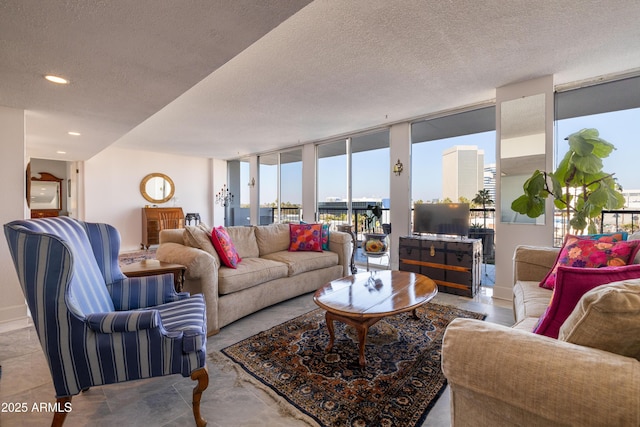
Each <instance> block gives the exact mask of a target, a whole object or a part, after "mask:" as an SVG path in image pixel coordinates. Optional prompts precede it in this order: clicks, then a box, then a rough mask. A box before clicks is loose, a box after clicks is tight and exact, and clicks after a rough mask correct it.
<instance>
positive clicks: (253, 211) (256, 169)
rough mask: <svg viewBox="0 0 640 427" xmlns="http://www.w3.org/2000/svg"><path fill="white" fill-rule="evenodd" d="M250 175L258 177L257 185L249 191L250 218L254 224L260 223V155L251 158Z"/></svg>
mask: <svg viewBox="0 0 640 427" xmlns="http://www.w3.org/2000/svg"><path fill="white" fill-rule="evenodd" d="M249 176H250V177H251V178H255V179H256V185H254V186H253V187H251V191H250V193H249V220H250V223H251V224H252V225H259V224H260V166H259V165H258V156H251V157H250V158H249ZM251 178H250V179H251Z"/></svg>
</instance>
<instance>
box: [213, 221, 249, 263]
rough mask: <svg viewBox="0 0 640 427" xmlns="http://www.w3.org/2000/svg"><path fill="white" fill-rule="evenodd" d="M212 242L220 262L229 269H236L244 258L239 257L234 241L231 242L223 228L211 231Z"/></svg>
mask: <svg viewBox="0 0 640 427" xmlns="http://www.w3.org/2000/svg"><path fill="white" fill-rule="evenodd" d="M211 242H213V247H214V248H216V251H217V252H218V256H219V257H220V261H222V263H223V264H224V265H226V266H227V267H231V268H236V266H237V265H238V264H239V263H240V261H242V257H241V256H240V255H238V251H236V247H235V245H234V244H233V240H231V237H229V234H228V233H227V230H225V229H224V227H223V226H219V227H215V228H214V229H213V230H212V231H211Z"/></svg>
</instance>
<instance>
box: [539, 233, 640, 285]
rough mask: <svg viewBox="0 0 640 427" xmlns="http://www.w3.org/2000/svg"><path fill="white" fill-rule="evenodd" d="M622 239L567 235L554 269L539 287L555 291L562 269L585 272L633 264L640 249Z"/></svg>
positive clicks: (613, 236)
mask: <svg viewBox="0 0 640 427" xmlns="http://www.w3.org/2000/svg"><path fill="white" fill-rule="evenodd" d="M623 238H624V234H623V233H614V234H610V235H586V236H574V235H571V234H567V235H566V236H565V239H564V245H563V246H562V249H561V250H560V253H559V254H558V257H557V258H556V262H555V265H554V266H553V268H552V269H551V270H550V271H549V272H548V273H547V275H546V276H545V278H544V279H542V282H540V287H542V288H547V289H553V287H554V285H555V283H556V272H557V270H558V267H559V266H561V265H565V266H569V267H583V268H584V267H588V268H600V267H607V266H609V267H615V266H621V265H627V264H628V263H629V262H630V261H632V260H633V258H634V257H635V255H636V252H638V249H640V246H638V243H637V241H635V240H632V241H620V240H622V239H623ZM634 242H636V243H634Z"/></svg>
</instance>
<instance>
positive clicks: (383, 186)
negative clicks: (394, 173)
mask: <svg viewBox="0 0 640 427" xmlns="http://www.w3.org/2000/svg"><path fill="white" fill-rule="evenodd" d="M389 160H390V159H389V130H388V129H384V130H382V131H379V132H374V133H369V134H365V135H359V136H354V137H353V138H352V139H351V210H352V215H354V216H355V217H356V218H354V221H353V223H354V224H357V230H358V232H359V233H361V232H364V231H365V230H364V221H363V219H364V217H363V216H364V214H365V213H366V212H367V211H368V209H367V208H368V207H369V206H375V205H378V206H381V207H382V216H381V218H380V219H379V221H378V220H376V222H379V224H377V225H376V224H374V228H375V230H374V231H376V232H381V231H382V230H381V228H380V227H381V226H382V224H384V223H388V222H389V199H390V195H389V176H390V174H391V167H390V161H389ZM370 231H371V230H370Z"/></svg>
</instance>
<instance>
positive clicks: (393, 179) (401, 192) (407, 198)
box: [389, 123, 411, 270]
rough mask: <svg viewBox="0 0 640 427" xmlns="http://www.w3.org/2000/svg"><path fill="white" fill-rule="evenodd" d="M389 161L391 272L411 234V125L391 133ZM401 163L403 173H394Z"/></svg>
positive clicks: (394, 126)
mask: <svg viewBox="0 0 640 427" xmlns="http://www.w3.org/2000/svg"><path fill="white" fill-rule="evenodd" d="M389 156H390V158H389V161H390V162H391V167H390V171H391V175H390V177H389V179H390V183H389V191H390V193H391V194H390V221H391V236H390V238H391V241H390V247H391V249H390V250H391V252H390V255H391V268H392V269H396V270H397V269H398V262H399V261H398V243H399V241H400V236H406V235H408V234H410V233H411V123H398V124H395V125H393V126H391V129H390V130H389ZM398 160H400V163H402V165H403V170H402V173H401V174H400V175H395V174H394V173H393V166H394V165H395V164H396V162H397V161H398Z"/></svg>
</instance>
